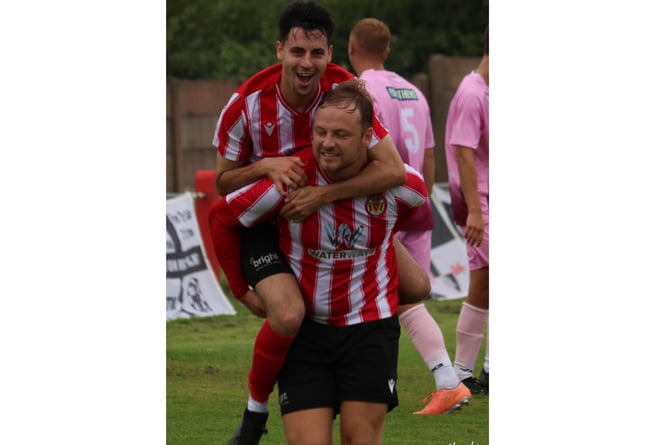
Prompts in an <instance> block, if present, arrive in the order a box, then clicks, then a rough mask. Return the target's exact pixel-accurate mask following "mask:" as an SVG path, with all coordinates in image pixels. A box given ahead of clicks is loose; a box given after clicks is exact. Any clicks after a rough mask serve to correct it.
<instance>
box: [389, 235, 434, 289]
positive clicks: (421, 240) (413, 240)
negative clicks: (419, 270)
mask: <svg viewBox="0 0 669 445" xmlns="http://www.w3.org/2000/svg"><path fill="white" fill-rule="evenodd" d="M395 238H397V241H399V242H401V243H402V244H403V245H404V247H406V249H407V251H408V252H409V253H410V254H411V256H412V257H413V258H414V259H415V260H416V262H417V263H418V264H420V265H421V266H422V267H423V269H425V273H426V274H427V276H428V277H429V276H430V254H431V253H432V230H404V231H401V232H397V233H396V234H395Z"/></svg>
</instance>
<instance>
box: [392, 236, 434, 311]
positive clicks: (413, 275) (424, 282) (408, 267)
mask: <svg viewBox="0 0 669 445" xmlns="http://www.w3.org/2000/svg"><path fill="white" fill-rule="evenodd" d="M393 245H394V246H395V255H396V257H397V270H398V276H399V297H400V304H411V303H418V302H421V301H423V300H424V299H425V298H426V297H427V296H428V295H429V294H430V290H431V289H432V284H431V283H430V277H429V276H428V275H427V274H426V273H425V270H424V269H423V267H422V266H421V265H420V264H418V262H416V260H415V259H414V258H413V257H412V256H411V254H410V253H409V251H407V249H406V248H405V247H404V245H402V243H401V242H399V241H397V240H396V239H395V240H394V243H393Z"/></svg>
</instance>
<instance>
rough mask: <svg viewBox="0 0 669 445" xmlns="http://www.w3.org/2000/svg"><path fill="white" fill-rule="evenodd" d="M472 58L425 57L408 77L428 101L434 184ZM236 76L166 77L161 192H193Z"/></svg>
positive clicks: (211, 163) (441, 172) (442, 175)
mask: <svg viewBox="0 0 669 445" xmlns="http://www.w3.org/2000/svg"><path fill="white" fill-rule="evenodd" d="M479 60H480V59H478V58H458V57H446V56H443V55H440V54H435V55H432V56H431V57H430V61H429V73H428V74H418V75H416V76H414V77H413V78H412V79H410V80H411V81H412V82H413V83H414V84H415V85H416V86H417V87H418V88H420V89H421V91H423V94H425V97H426V98H427V100H428V102H429V103H430V111H431V113H432V127H433V130H434V137H435V163H436V182H445V181H447V180H448V176H447V173H446V171H447V170H446V159H445V153H444V130H445V123H446V115H447V113H448V104H449V103H450V101H451V98H452V97H453V94H454V93H455V90H456V89H457V87H458V84H459V83H460V81H461V80H462V78H463V77H464V76H465V75H466V74H467V73H469V72H470V71H471V70H473V69H475V68H476V67H477V66H478V63H479ZM241 83H242V81H241V80H228V81H214V80H198V81H192V80H179V79H174V78H169V79H167V92H166V93H167V110H166V114H167V125H166V129H167V155H166V164H167V165H166V179H167V181H166V183H167V190H166V191H167V193H180V192H184V191H194V190H195V174H196V172H197V171H198V170H213V169H214V168H215V166H216V150H215V148H214V147H213V145H212V143H211V142H212V139H213V135H214V129H215V128H216V122H217V120H218V116H219V114H220V112H221V109H222V108H223V106H224V105H225V104H226V103H227V101H228V99H229V98H230V96H231V95H232V93H233V92H234V90H235V89H236V88H237V87H238V86H239V85H240V84H241Z"/></svg>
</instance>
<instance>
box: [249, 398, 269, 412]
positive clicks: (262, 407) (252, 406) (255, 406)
mask: <svg viewBox="0 0 669 445" xmlns="http://www.w3.org/2000/svg"><path fill="white" fill-rule="evenodd" d="M246 409H248V410H249V411H252V412H254V413H268V412H269V407H268V406H267V402H257V401H255V400H253V398H252V397H251V396H249V401H248V402H247V403H246Z"/></svg>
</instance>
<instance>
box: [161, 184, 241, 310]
mask: <svg viewBox="0 0 669 445" xmlns="http://www.w3.org/2000/svg"><path fill="white" fill-rule="evenodd" d="M166 272H167V286H166V287H167V320H174V319H177V318H190V317H207V316H211V315H221V314H229V315H235V314H236V313H237V312H236V311H235V309H234V307H233V306H232V305H231V304H230V300H229V299H228V298H227V296H226V295H225V294H224V293H223V290H222V289H221V286H220V284H219V281H218V278H217V277H216V276H215V275H214V273H213V271H212V269H211V266H210V265H209V261H208V260H207V256H206V255H205V251H204V247H203V244H202V237H201V235H200V229H199V227H198V222H197V216H196V214H195V208H194V205H193V196H192V195H191V194H190V193H184V194H181V195H177V196H176V197H174V198H171V199H168V200H167V264H166ZM231 298H234V297H231Z"/></svg>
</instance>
